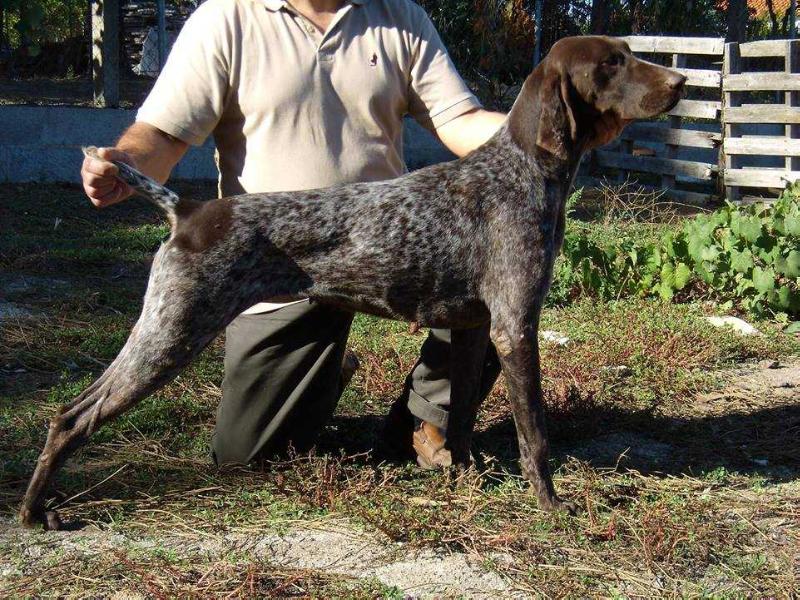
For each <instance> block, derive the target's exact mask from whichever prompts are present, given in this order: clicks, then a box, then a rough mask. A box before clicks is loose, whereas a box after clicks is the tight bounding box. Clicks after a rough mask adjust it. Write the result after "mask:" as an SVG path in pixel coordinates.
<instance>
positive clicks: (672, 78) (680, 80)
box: [667, 71, 686, 90]
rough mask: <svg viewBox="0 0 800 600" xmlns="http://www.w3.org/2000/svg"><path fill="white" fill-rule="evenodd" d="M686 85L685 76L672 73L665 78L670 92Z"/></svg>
mask: <svg viewBox="0 0 800 600" xmlns="http://www.w3.org/2000/svg"><path fill="white" fill-rule="evenodd" d="M685 84H686V75H682V74H681V73H677V72H675V71H672V72H671V73H670V74H669V76H668V77H667V87H668V88H669V89H671V90H681V89H683V86H684V85H685Z"/></svg>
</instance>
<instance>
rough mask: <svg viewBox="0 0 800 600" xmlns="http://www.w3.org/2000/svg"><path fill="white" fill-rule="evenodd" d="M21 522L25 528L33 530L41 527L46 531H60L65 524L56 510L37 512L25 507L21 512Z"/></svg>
mask: <svg viewBox="0 0 800 600" xmlns="http://www.w3.org/2000/svg"><path fill="white" fill-rule="evenodd" d="M19 520H20V523H22V526H23V527H27V528H29V529H33V528H34V527H38V526H39V525H41V526H42V527H44V529H45V530H46V531H58V530H59V529H62V528H63V523H62V522H61V518H60V517H59V516H58V513H57V512H56V511H54V510H36V509H32V508H30V507H27V506H23V507H22V508H21V509H20V511H19Z"/></svg>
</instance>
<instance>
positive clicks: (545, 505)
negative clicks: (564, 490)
mask: <svg viewBox="0 0 800 600" xmlns="http://www.w3.org/2000/svg"><path fill="white" fill-rule="evenodd" d="M539 508H540V509H541V510H544V511H547V512H557V513H564V514H566V515H569V516H571V517H574V516H576V515H577V514H578V513H580V508H579V507H578V505H577V504H576V503H575V502H572V501H571V500H562V499H561V498H559V497H558V496H555V497H553V498H548V497H544V498H542V497H540V498H539Z"/></svg>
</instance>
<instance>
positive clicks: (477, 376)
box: [447, 323, 489, 466]
mask: <svg viewBox="0 0 800 600" xmlns="http://www.w3.org/2000/svg"><path fill="white" fill-rule="evenodd" d="M488 345H489V324H488V323H487V324H486V325H481V326H480V327H476V328H473V329H454V330H453V331H452V332H451V341H450V414H449V416H448V420H447V447H448V448H449V450H450V454H451V456H452V460H453V464H455V465H462V466H467V465H469V463H470V446H471V443H472V431H473V429H474V428H475V418H476V417H477V415H478V408H479V406H480V401H481V378H482V375H483V365H484V361H485V359H486V349H487V346H488Z"/></svg>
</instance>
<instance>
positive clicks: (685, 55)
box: [589, 36, 725, 204]
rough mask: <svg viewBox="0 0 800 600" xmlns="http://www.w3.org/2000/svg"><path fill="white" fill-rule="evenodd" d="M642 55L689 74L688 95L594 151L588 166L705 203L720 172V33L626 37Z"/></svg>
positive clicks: (598, 173)
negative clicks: (717, 35)
mask: <svg viewBox="0 0 800 600" xmlns="http://www.w3.org/2000/svg"><path fill="white" fill-rule="evenodd" d="M623 39H625V41H626V42H628V45H629V46H630V47H631V50H632V51H633V52H634V53H635V54H636V55H637V56H640V57H642V58H644V59H647V60H652V61H653V62H658V63H660V64H663V65H665V66H670V67H672V68H674V69H676V70H678V71H680V72H682V73H683V74H684V75H686V77H687V78H688V79H687V82H686V84H687V97H686V99H684V100H681V101H680V102H679V103H678V105H677V106H676V107H675V108H674V109H673V110H672V111H671V112H670V113H669V116H668V117H667V119H666V120H664V119H659V120H653V121H645V122H639V123H634V124H632V125H630V126H629V127H627V128H626V129H625V130H624V131H623V132H622V136H621V138H620V140H619V141H618V142H616V143H614V144H610V145H609V146H606V147H603V148H600V149H598V150H597V151H595V152H594V153H593V155H592V157H591V158H590V163H589V164H590V166H589V170H590V172H591V173H592V175H593V176H594V179H595V181H596V180H597V176H598V175H600V176H601V177H602V176H603V175H605V176H606V178H607V177H608V172H609V169H613V170H614V172H615V176H614V177H613V180H615V181H617V182H619V181H623V180H625V179H627V178H629V177H632V176H633V177H635V178H636V179H637V180H639V182H640V183H642V184H644V187H649V188H652V189H663V190H667V191H668V194H669V195H670V196H671V197H673V198H675V199H677V200H682V201H684V202H690V203H693V204H706V203H708V202H710V201H711V200H712V199H713V198H714V196H715V193H716V178H717V173H718V171H719V166H718V164H719V158H718V157H719V146H720V143H721V139H722V135H721V133H720V125H719V117H720V111H721V108H722V102H721V81H722V58H723V53H724V49H725V43H724V40H722V39H721V38H698V37H650V36H631V37H626V38H623Z"/></svg>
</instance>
